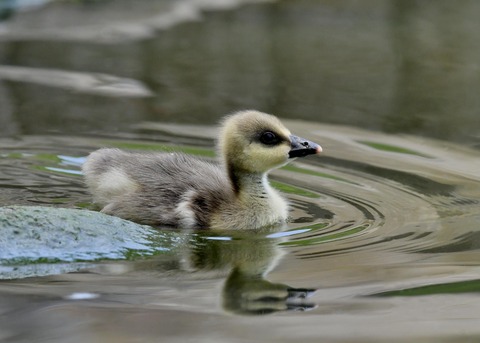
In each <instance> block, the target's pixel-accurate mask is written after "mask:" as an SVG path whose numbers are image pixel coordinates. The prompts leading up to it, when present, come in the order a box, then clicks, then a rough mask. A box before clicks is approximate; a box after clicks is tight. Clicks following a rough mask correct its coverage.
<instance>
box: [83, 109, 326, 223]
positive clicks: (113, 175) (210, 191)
mask: <svg viewBox="0 0 480 343" xmlns="http://www.w3.org/2000/svg"><path fill="white" fill-rule="evenodd" d="M218 146H219V151H220V153H221V157H222V162H223V163H222V164H223V168H222V167H219V166H217V165H215V164H212V163H209V162H207V161H203V160H200V159H197V158H194V157H192V156H188V155H185V154H180V153H171V154H169V153H129V152H124V151H121V150H118V149H100V150H97V151H95V152H93V153H92V154H90V156H89V157H88V159H87V161H86V162H85V164H84V166H83V172H84V174H85V178H86V182H87V185H88V187H89V188H90V191H91V192H92V194H93V195H94V199H95V201H96V202H97V203H98V204H100V205H101V206H104V207H103V209H102V212H104V213H107V214H111V215H115V216H118V217H122V218H125V219H130V220H133V221H136V222H140V223H144V224H150V225H173V226H180V227H183V228H206V227H210V228H221V229H248V228H259V227H263V226H267V225H273V224H276V223H278V222H282V221H285V219H286V218H287V212H288V211H287V203H286V202H285V200H284V199H283V198H282V197H281V196H280V195H279V194H278V192H277V191H276V190H274V189H273V188H272V187H270V185H269V183H268V180H267V173H268V171H270V170H271V169H274V168H278V167H280V166H282V165H284V164H286V163H288V162H289V161H290V160H292V159H294V158H296V157H303V156H306V155H309V154H316V153H319V152H321V150H322V149H321V147H320V146H319V145H317V144H315V143H313V142H310V141H308V140H305V139H303V138H299V137H296V136H293V135H291V134H290V131H288V129H287V128H285V127H284V126H283V125H282V123H281V122H280V121H279V120H278V119H277V118H276V117H274V116H272V115H269V114H265V113H261V112H257V111H242V112H238V113H236V114H233V115H231V116H228V117H226V119H225V120H224V122H223V127H222V129H221V132H220V137H219V141H218Z"/></svg>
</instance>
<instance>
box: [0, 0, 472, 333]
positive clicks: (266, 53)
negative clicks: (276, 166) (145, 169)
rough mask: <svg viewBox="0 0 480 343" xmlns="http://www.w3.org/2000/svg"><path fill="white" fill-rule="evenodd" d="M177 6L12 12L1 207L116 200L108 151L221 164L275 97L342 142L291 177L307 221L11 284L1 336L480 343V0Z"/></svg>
mask: <svg viewBox="0 0 480 343" xmlns="http://www.w3.org/2000/svg"><path fill="white" fill-rule="evenodd" d="M118 3H122V2H121V1H119V2H118ZM174 3H175V2H168V1H165V2H159V4H160V5H148V4H147V2H145V3H143V2H141V1H139V5H138V7H136V8H135V10H131V11H126V10H125V7H122V6H120V5H118V8H117V7H108V6H107V5H102V4H100V3H95V2H94V3H93V4H90V5H88V4H87V5H85V4H84V5H82V6H84V7H80V8H79V7H77V6H80V5H78V4H76V5H72V4H65V3H50V4H49V5H47V6H45V7H40V9H39V10H37V11H28V12H23V14H22V13H17V14H16V15H15V16H13V17H10V19H9V20H8V21H6V22H4V25H5V27H4V29H3V31H2V32H1V39H2V41H1V42H0V61H1V63H2V66H0V78H1V79H2V80H3V81H2V83H0V94H1V95H0V96H1V99H2V101H1V102H0V114H1V115H0V118H2V119H1V122H2V125H1V131H2V133H3V137H2V138H1V139H0V145H1V151H0V187H1V192H0V204H1V205H2V206H5V205H41V206H55V207H66V208H81V209H85V208H89V209H94V206H93V205H92V204H91V197H90V195H89V194H88V193H87V192H86V188H85V186H84V184H83V180H82V177H81V175H80V172H79V171H80V165H81V163H82V161H83V158H84V157H85V156H86V155H87V154H88V152H90V151H92V150H94V149H97V148H100V147H105V146H110V147H120V148H125V149H134V150H159V151H172V150H183V151H186V152H188V153H193V154H196V155H199V156H201V157H203V158H213V156H214V141H213V138H214V137H215V133H216V128H215V126H214V123H215V122H216V120H217V119H218V118H219V117H220V116H221V115H223V114H224V113H227V112H230V111H233V110H237V109H241V108H258V109H260V110H264V111H269V112H273V113H276V114H278V115H280V116H281V117H282V118H284V121H285V123H286V124H287V126H288V127H289V128H290V129H291V130H292V132H294V133H296V134H298V135H301V136H304V137H306V138H308V139H312V140H314V141H317V142H319V143H321V145H322V146H323V148H324V151H325V153H324V154H322V155H321V156H319V157H316V156H315V157H312V156H310V157H308V158H306V159H301V160H297V161H295V162H294V163H292V164H291V165H289V166H287V167H285V168H282V169H281V170H278V171H275V172H273V173H272V183H273V184H274V186H275V187H277V188H279V189H280V190H281V191H282V192H284V195H285V196H286V197H287V198H288V199H289V201H290V203H291V205H292V212H291V216H292V220H291V221H290V222H289V223H288V224H287V225H286V227H284V228H281V230H280V228H279V230H278V231H269V232H264V231H260V232H249V233H235V232H225V233H219V232H209V231H205V232H199V233H192V232H183V231H172V230H171V229H168V228H158V229H159V230H160V231H162V232H164V233H165V234H166V235H167V234H168V235H174V236H175V237H177V238H178V239H179V242H181V244H174V245H172V246H171V249H170V250H169V251H168V252H167V253H164V254H159V255H157V256H155V257H150V258H142V259H133V260H127V261H125V260H105V261H102V262H98V263H91V264H89V265H88V266H83V267H82V266H80V267H82V268H79V270H78V271H77V272H75V273H60V274H56V275H49V276H42V277H40V276H39V277H34V278H26V279H13V280H3V281H1V282H0V328H1V330H0V339H4V340H5V341H7V342H9V341H12V342H13V341H15V342H30V341H32V340H36V341H48V342H69V341H71V342H90V341H99V340H101V341H110V340H111V341H117V342H130V341H159V340H162V341H163V340H168V341H173V342H176V341H178V342H185V341H193V340H195V341H199V342H215V341H218V342H225V341H231V342H242V341H262V342H292V341H300V342H318V341H319V340H325V341H337V342H359V341H360V342H372V341H386V340H388V341H392V342H397V341H398V342H400V341H402V342H403V341H404V342H406V341H409V342H410V341H415V342H466V341H476V340H478V339H479V338H480V329H479V328H478V324H477V323H478V311H479V310H480V298H479V297H478V292H479V291H480V281H479V280H480V278H479V261H480V250H479V248H480V240H479V237H480V234H479V230H480V226H479V225H480V206H479V202H480V173H479V171H480V153H479V151H478V149H477V148H475V147H476V146H477V145H478V137H479V136H478V135H479V134H480V125H479V121H478V120H479V119H478V118H479V115H478V113H477V112H478V106H477V102H478V100H477V99H478V97H477V96H476V95H475V94H476V89H478V86H479V85H478V78H477V77H476V74H477V71H478V70H477V69H478V65H477V63H478V62H477V61H478V58H477V57H478V56H477V52H478V49H477V48H478V45H477V44H476V43H472V42H476V41H478V39H477V38H479V37H476V35H478V33H477V32H480V31H479V30H475V29H471V28H472V27H473V28H475V27H476V26H478V20H477V19H476V18H478V16H477V14H478V13H479V12H480V7H479V6H478V3H477V2H474V1H460V2H458V3H456V4H457V5H455V6H453V5H451V4H450V2H447V1H438V2H432V3H430V2H415V1H365V2H361V3H359V2H355V1H352V2H350V1H346V2H343V3H342V4H333V3H330V2H324V1H297V2H295V3H294V2H289V1H284V2H282V1H280V2H267V3H261V4H250V5H244V6H241V7H239V8H237V9H231V10H226V9H224V10H222V11H207V12H205V10H206V7H203V8H202V7H201V6H200V7H199V6H198V5H195V2H188V1H185V2H182V4H184V5H185V6H186V7H183V9H182V8H179V7H176V6H175V5H172V4H174ZM177 3H178V2H177ZM205 3H208V2H205ZM214 3H216V6H217V9H218V6H219V5H218V2H211V4H214ZM192 4H193V5H192ZM187 5H189V6H187ZM111 6H117V5H111ZM157 6H158V7H157ZM205 6H206V5H205ZM202 10H203V12H202ZM83 11H86V12H87V13H93V12H96V13H97V14H98V16H99V17H100V16H101V14H102V13H108V16H106V17H104V19H105V20H103V21H99V19H98V18H95V17H94V16H85V13H84V12H83ZM102 11H103V12H102ZM153 12H154V13H157V14H158V16H153V15H147V14H148V13H153ZM146 13H147V14H146ZM162 13H169V14H172V13H173V14H176V17H175V16H172V15H170V16H168V18H170V19H169V20H170V21H169V22H168V21H165V20H166V19H165V18H166V17H162V16H161V14H162ZM60 14H62V15H60ZM50 16H51V17H50ZM48 17H50V18H55V20H53V19H52V20H46V19H44V20H40V19H42V18H48ZM87 17H88V18H89V19H88V20H86V21H84V22H82V20H83V19H84V18H87ZM152 17H153V18H152ZM32 18H36V20H38V21H32ZM66 18H69V20H66ZM162 18H163V19H162ZM171 18H176V21H174V20H173V19H171ZM459 18H461V20H460V21H459V20H458V19H459ZM127 19H128V22H129V23H130V24H131V25H130V26H128V25H119V24H118V23H123V24H125V21H127ZM25 22H29V23H30V24H29V25H22V23H25ZM66 22H68V23H66ZM246 23H248V25H246ZM67 24H68V25H67ZM117 24H118V25H117ZM167 24H168V25H167ZM174 24H178V25H174ZM61 25H67V26H66V27H65V30H61V31H59V30H58V26H61ZM74 28H75V29H74ZM77 28H78V30H77ZM99 30H100V31H101V32H103V34H101V35H100V34H98V32H99ZM54 49H61V51H62V53H58V54H52V53H51V51H53V50H54ZM55 51H58V50H55ZM41 267H42V266H39V268H41ZM43 267H45V268H47V269H48V266H43ZM43 270H44V269H43ZM315 290H316V291H315Z"/></svg>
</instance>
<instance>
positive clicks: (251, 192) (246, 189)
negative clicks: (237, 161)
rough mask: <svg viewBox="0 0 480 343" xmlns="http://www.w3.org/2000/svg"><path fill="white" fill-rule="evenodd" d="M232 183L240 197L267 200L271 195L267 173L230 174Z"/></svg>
mask: <svg viewBox="0 0 480 343" xmlns="http://www.w3.org/2000/svg"><path fill="white" fill-rule="evenodd" d="M229 176H230V181H231V183H232V186H233V190H234V191H235V194H236V195H237V196H239V197H242V198H243V197H250V198H256V199H267V198H268V197H269V194H270V193H271V187H270V185H269V184H268V179H267V173H248V172H238V171H237V172H234V173H230V175H229Z"/></svg>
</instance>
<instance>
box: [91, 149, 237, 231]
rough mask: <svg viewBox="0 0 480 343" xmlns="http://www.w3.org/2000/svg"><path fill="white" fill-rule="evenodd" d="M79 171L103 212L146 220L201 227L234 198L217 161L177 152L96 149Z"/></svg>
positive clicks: (155, 223) (146, 221)
mask: <svg viewBox="0 0 480 343" xmlns="http://www.w3.org/2000/svg"><path fill="white" fill-rule="evenodd" d="M83 171H84V174H85V178H86V183H87V186H88V187H89V189H90V191H91V192H92V194H94V196H95V199H94V201H95V202H96V203H98V204H99V205H100V206H103V210H102V212H104V213H107V214H112V215H115V216H119V217H122V218H125V219H129V220H133V221H137V222H141V223H145V224H149V225H172V226H181V227H185V228H206V227H208V226H209V224H210V222H211V217H212V215H213V214H214V213H216V211H218V209H219V208H220V207H221V204H222V203H230V202H232V198H233V197H234V194H233V191H232V187H231V184H230V183H229V181H228V179H227V177H226V175H225V173H224V172H222V170H221V169H220V167H219V166H218V165H215V164H213V163H210V162H208V161H204V160H201V159H198V158H194V157H191V156H188V155H185V154H181V153H160V154H159V153H134V152H125V151H121V150H118V149H100V150H97V151H95V152H93V153H92V154H90V156H89V157H88V159H87V161H86V162H85V164H84V166H83Z"/></svg>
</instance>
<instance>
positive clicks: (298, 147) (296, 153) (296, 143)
mask: <svg viewBox="0 0 480 343" xmlns="http://www.w3.org/2000/svg"><path fill="white" fill-rule="evenodd" d="M290 140H291V141H292V145H291V147H292V149H291V150H290V151H289V152H288V157H290V158H295V157H304V156H307V155H314V154H319V153H321V152H322V147H321V146H320V145H318V144H317V143H314V142H312V141H309V140H307V139H305V138H301V137H297V136H294V135H290Z"/></svg>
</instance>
